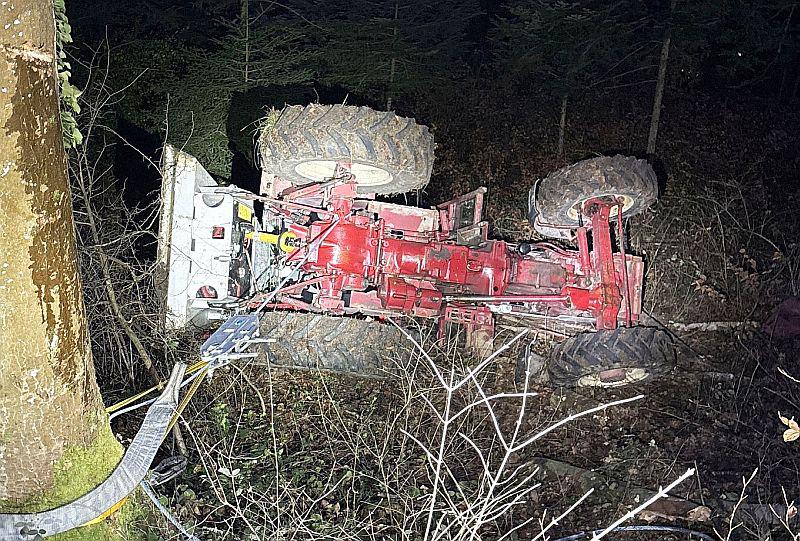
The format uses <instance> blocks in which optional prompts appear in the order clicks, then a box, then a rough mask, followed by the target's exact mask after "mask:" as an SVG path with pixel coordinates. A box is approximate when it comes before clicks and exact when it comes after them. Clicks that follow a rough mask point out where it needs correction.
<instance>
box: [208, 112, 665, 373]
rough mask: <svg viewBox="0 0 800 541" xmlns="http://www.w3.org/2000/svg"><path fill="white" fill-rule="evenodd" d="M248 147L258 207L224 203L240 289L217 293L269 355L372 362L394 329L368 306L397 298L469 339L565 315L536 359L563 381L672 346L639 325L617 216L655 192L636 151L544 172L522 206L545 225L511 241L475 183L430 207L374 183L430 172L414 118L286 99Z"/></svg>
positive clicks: (644, 363) (316, 361) (621, 369)
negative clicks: (253, 213)
mask: <svg viewBox="0 0 800 541" xmlns="http://www.w3.org/2000/svg"><path fill="white" fill-rule="evenodd" d="M259 147H260V158H261V168H262V171H263V175H262V189H261V194H260V195H255V194H250V193H243V192H237V193H236V194H235V197H236V199H237V200H238V201H240V203H239V204H241V205H244V204H245V203H244V201H246V200H249V201H256V202H260V205H259V204H256V205H252V204H251V203H248V204H251V206H254V208H258V207H260V206H261V205H263V210H262V211H261V212H260V219H259V220H257V219H255V218H251V217H250V216H249V211H248V212H245V213H244V214H243V213H242V212H241V211H238V212H235V213H236V214H237V215H240V216H242V219H240V220H238V221H234V225H233V229H234V231H232V232H231V239H232V243H231V245H232V246H233V248H232V257H231V262H232V263H231V267H230V268H231V273H230V277H229V289H230V291H229V292H228V293H229V297H234V298H236V299H239V300H238V301H237V302H235V303H231V302H230V299H228V300H227V301H226V306H227V307H231V306H234V305H235V306H237V307H238V309H240V310H241V309H244V308H249V309H251V310H252V309H259V310H260V311H262V313H263V315H262V320H261V321H262V323H261V326H262V335H265V336H269V337H272V338H276V340H275V342H274V343H273V344H269V345H268V346H265V347H267V355H268V357H269V358H270V360H272V361H273V362H276V363H279V364H291V365H298V364H299V365H305V366H321V367H323V368H331V369H335V370H345V371H353V372H361V371H365V370H369V367H374V366H376V365H377V364H379V363H378V361H377V358H378V357H379V355H380V350H381V349H383V348H384V347H386V346H388V345H391V343H392V342H393V341H395V340H397V336H396V334H395V332H396V331H395V330H394V328H393V327H391V326H389V325H385V324H383V323H382V322H381V321H380V320H381V319H384V318H386V317H388V316H396V315H400V314H402V315H408V316H415V317H421V318H432V319H436V320H437V321H438V325H439V335H440V337H444V335H445V334H444V333H445V330H446V328H447V325H448V324H458V325H461V326H463V328H464V329H465V330H466V337H467V341H468V343H469V345H470V346H471V347H472V348H474V349H475V350H478V351H485V348H486V346H487V344H491V339H492V337H493V336H494V332H495V322H496V321H497V319H498V318H503V317H513V318H515V320H517V321H523V322H526V323H527V324H529V325H530V326H532V327H537V326H538V327H550V328H552V327H553V326H558V328H559V329H562V330H563V329H571V330H572V331H571V332H570V334H571V335H572V336H570V337H568V338H566V340H564V341H562V342H561V343H558V344H557V345H556V346H555V348H554V351H553V354H552V356H551V360H550V362H549V367H548V368H549V373H550V377H551V380H552V381H553V382H554V383H556V384H561V385H593V386H617V385H624V384H627V383H632V382H636V381H642V380H645V379H647V378H650V377H652V376H655V375H657V374H659V373H661V372H663V371H665V370H668V369H669V368H670V367H671V365H672V363H673V362H674V357H675V353H674V349H673V347H672V343H671V341H670V339H669V336H668V335H667V333H666V332H664V331H661V330H658V329H655V328H650V327H643V326H639V321H640V314H641V310H642V308H641V305H642V286H643V269H644V264H643V261H642V259H641V258H640V257H638V256H635V255H632V254H630V253H626V242H625V227H624V223H623V220H624V219H625V218H627V217H629V216H633V215H634V214H636V213H638V212H640V211H643V210H644V209H646V208H647V207H648V206H649V205H650V204H651V203H652V202H653V201H654V200H655V198H656V195H657V183H656V177H655V174H654V173H653V170H652V169H651V167H650V166H649V165H648V164H647V163H646V162H644V161H642V160H637V159H635V158H628V157H623V156H613V157H599V158H594V159H590V160H585V161H582V162H579V163H577V164H574V165H572V166H569V167H566V168H564V169H561V170H559V171H557V172H555V173H552V174H550V175H549V176H547V177H546V178H544V179H542V180H541V181H539V182H537V183H536V185H535V186H534V187H533V188H532V189H531V192H530V199H529V209H528V213H529V218H530V219H531V221H532V223H533V226H534V228H535V229H536V230H537V231H538V232H539V233H540V234H542V235H543V236H546V237H551V238H553V239H556V240H553V241H530V242H521V243H511V242H506V241H503V240H492V239H490V238H489V235H488V232H489V225H488V224H487V222H485V221H483V219H482V210H483V206H484V195H485V193H486V189H485V188H479V189H477V190H475V191H473V192H471V193H469V194H466V195H464V196H461V197H458V198H456V199H454V200H452V201H448V202H446V203H443V204H441V205H438V206H437V207H435V208H431V209H423V208H416V207H411V206H405V205H399V204H395V203H390V202H385V201H378V200H376V199H375V196H376V194H377V195H389V194H398V193H403V192H409V191H413V190H419V189H421V188H423V187H424V186H425V185H426V184H427V182H428V180H429V179H430V175H431V170H432V166H433V151H434V142H433V136H432V135H431V134H430V133H429V131H428V129H427V128H426V127H425V126H421V125H418V124H417V123H416V122H415V121H414V120H413V119H406V118H401V117H398V116H396V115H395V114H394V113H387V112H378V111H374V110H371V109H369V108H366V107H350V106H342V105H333V106H324V105H309V106H306V107H300V106H293V107H286V108H285V109H284V110H283V111H282V112H281V113H280V115H279V116H276V117H275V118H273V121H272V123H271V125H270V126H269V127H268V128H265V129H264V131H263V133H262V134H261V137H260V140H259ZM213 233H214V231H208V234H209V235H212V234H213ZM201 234H202V233H201ZM237 239H238V240H237ZM565 245H577V249H568V248H565ZM198 296H201V295H200V292H199V291H198ZM209 300H210V301H211V302H210V305H213V304H214V302H213V301H214V299H209ZM581 331H582V332H581Z"/></svg>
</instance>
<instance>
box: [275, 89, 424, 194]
mask: <svg viewBox="0 0 800 541" xmlns="http://www.w3.org/2000/svg"><path fill="white" fill-rule="evenodd" d="M434 146H435V145H434V143H433V135H432V134H431V133H430V131H428V127H427V126H423V125H420V124H417V123H416V121H415V120H414V119H413V118H403V117H399V116H397V115H396V114H394V113H392V112H385V111H375V110H373V109H370V108H369V107H354V106H349V105H320V104H311V105H307V106H305V107H303V106H301V105H291V106H287V107H285V108H284V109H283V111H281V113H280V115H279V116H278V118H277V120H276V121H275V122H274V124H273V125H272V126H270V127H268V128H265V129H264V131H263V132H262V134H261V136H260V138H259V149H260V155H261V169H262V170H263V171H265V172H267V173H270V174H273V175H277V176H279V177H281V178H283V179H284V180H286V181H288V182H290V183H291V184H292V185H294V186H302V185H304V184H310V183H312V182H321V181H323V180H325V179H326V178H331V177H332V176H333V173H334V171H335V168H336V163H337V162H346V163H350V164H351V171H352V173H353V175H354V176H355V181H356V184H357V191H358V193H377V194H397V193H404V192H409V191H412V190H418V189H421V188H424V187H425V186H426V185H427V184H428V181H429V180H430V178H431V171H432V169H433V150H434Z"/></svg>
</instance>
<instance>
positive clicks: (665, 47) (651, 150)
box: [647, 0, 676, 159]
mask: <svg viewBox="0 0 800 541" xmlns="http://www.w3.org/2000/svg"><path fill="white" fill-rule="evenodd" d="M675 2H676V0H672V2H670V6H669V14H670V19H671V18H672V13H673V12H674V11H675ZM671 40H672V22H671V21H670V22H669V23H667V30H666V31H665V32H664V41H663V42H662V43H661V59H660V61H659V63H658V80H657V81H656V95H655V97H654V98H653V113H652V115H651V116H650V132H649V133H648V135H647V156H648V158H650V159H652V157H653V156H654V155H655V153H656V138H657V137H658V123H659V120H660V118H661V101H662V100H663V98H664V85H665V83H666V80H667V61H668V60H669V46H670V41H671Z"/></svg>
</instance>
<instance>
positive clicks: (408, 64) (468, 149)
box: [67, 0, 800, 192]
mask: <svg viewBox="0 0 800 541" xmlns="http://www.w3.org/2000/svg"><path fill="white" fill-rule="evenodd" d="M797 7H798V6H797V2H795V1H792V0H760V1H748V0H732V1H722V0H700V1H691V2H687V1H678V0H665V1H651V2H645V1H640V0H620V1H616V2H598V1H578V2H569V1H560V0H559V1H540V0H512V1H508V2H491V1H488V0H463V1H459V0H439V1H437V2H427V1H422V0H353V1H337V0H332V1H315V0H286V1H285V2H273V1H264V0H222V1H205V0H195V1H190V0H186V1H176V0H171V1H167V0H132V1H126V2H117V1H113V0H112V1H108V0H107V1H99V2H98V1H95V0H71V1H70V2H68V3H67V12H68V15H69V20H70V22H71V24H72V28H73V31H72V34H73V39H74V43H75V47H73V48H72V50H71V51H70V53H71V54H72V55H74V56H75V57H76V59H77V60H79V62H77V63H76V64H80V63H84V64H85V63H93V64H94V66H95V69H97V68H98V67H99V68H100V69H101V70H105V69H107V72H108V74H107V78H105V80H104V83H105V85H106V86H107V88H108V89H110V90H113V91H120V90H121V91H122V92H121V93H120V94H119V95H117V99H115V100H114V104H113V108H114V111H115V113H116V122H117V125H118V127H119V130H118V131H119V132H120V133H121V134H122V135H124V136H126V137H127V138H129V139H130V140H131V142H135V141H138V142H139V143H145V142H147V143H149V144H150V145H152V146H158V145H157V144H154V142H155V141H163V140H164V139H166V140H168V141H169V142H172V143H174V144H178V145H180V146H184V147H185V149H186V150H187V151H188V152H190V153H192V154H194V155H195V156H196V157H198V159H200V161H201V163H203V164H204V165H205V166H206V168H207V169H209V170H210V171H211V172H212V173H213V174H214V175H217V176H219V177H222V178H229V179H230V178H232V179H233V180H234V181H238V182H242V183H246V182H248V181H252V179H253V176H254V175H256V176H257V170H256V167H255V164H254V163H253V155H254V154H253V135H254V133H255V131H256V129H257V127H258V120H259V119H260V118H263V117H264V116H265V114H266V111H267V110H268V109H269V108H270V107H281V106H282V105H284V104H286V103H290V104H294V103H307V102H309V101H320V102H323V103H325V102H328V103H336V102H342V101H344V100H345V99H346V100H347V102H348V103H352V104H365V105H371V106H373V107H376V108H381V109H394V110H396V111H397V112H398V113H399V114H402V115H408V116H414V117H416V118H417V119H418V120H419V121H420V122H423V123H427V124H430V125H431V126H432V127H433V128H434V130H435V133H436V135H437V139H438V141H439V143H440V156H439V166H438V167H437V171H436V177H435V178H436V181H435V182H434V184H433V186H432V190H433V191H434V192H435V191H437V190H439V189H443V190H447V189H448V188H446V187H445V186H444V185H446V184H450V183H452V182H453V181H454V179H455V176H453V175H452V174H450V173H451V171H449V170H450V169H451V168H456V169H458V171H457V173H458V175H457V176H460V177H461V176H463V175H466V176H468V177H480V176H481V175H486V174H487V171H485V170H484V169H485V168H486V167H489V168H490V169H491V170H492V171H491V173H492V176H493V177H497V178H492V179H490V180H492V181H497V182H500V183H503V182H516V181H518V180H521V181H526V182H527V181H529V180H531V179H530V175H531V174H535V173H538V171H539V169H540V164H539V163H536V162H537V160H531V159H530V157H529V156H528V155H524V156H518V155H515V154H517V153H516V152H515V149H518V148H520V147H521V146H524V147H536V149H535V153H536V154H537V155H539V156H541V157H542V158H544V157H552V156H554V155H555V156H556V157H557V158H561V157H562V156H560V155H559V154H563V157H566V158H567V161H569V160H572V159H573V158H576V157H584V156H585V155H586V154H588V153H592V152H603V151H607V150H610V149H619V150H626V151H627V152H629V153H630V152H634V153H636V152H640V153H641V152H644V151H645V150H646V136H647V132H648V128H649V121H650V117H651V112H652V111H651V109H652V102H653V98H654V94H655V87H656V79H657V75H658V68H659V64H660V60H661V59H662V55H663V52H664V49H665V47H664V42H665V39H667V38H668V39H669V44H668V52H669V56H668V59H667V62H666V86H665V91H664V102H663V103H664V111H663V115H662V121H663V122H664V123H665V124H666V125H667V126H668V128H667V129H669V127H672V126H676V125H677V124H679V123H681V122H683V121H684V120H685V119H692V120H694V128H690V129H689V132H687V133H685V134H683V135H681V136H680V137H681V138H684V139H691V140H692V144H693V145H695V146H698V147H705V146H720V145H724V144H730V140H731V139H732V138H737V137H738V136H739V134H738V133H737V131H738V130H741V129H748V128H749V129H752V128H756V129H760V130H761V132H758V133H757V132H753V133H752V134H747V135H746V134H744V133H742V134H741V136H742V138H745V139H747V138H749V139H756V138H758V139H760V140H761V141H762V146H767V145H770V144H773V145H774V142H773V143H770V141H772V140H773V139H775V138H778V139H781V138H782V137H784V136H783V135H781V134H785V135H786V136H789V135H790V134H792V132H793V131H794V129H793V126H791V125H787V124H786V122H787V121H789V120H792V121H793V120H794V118H791V117H792V115H793V113H794V109H795V108H796V104H797V101H796V100H797V98H798V93H799V92H800V91H799V90H798V87H799V86H800V33H798V30H799V29H800V10H798V9H797ZM92 58H93V60H92ZM86 75H87V74H86V71H85V70H81V69H80V67H79V66H78V65H73V78H74V79H75V81H76V82H75V84H76V86H78V87H79V88H80V87H81V85H82V83H83V82H84V81H85V79H86ZM562 112H563V113H564V123H563V126H564V130H563V131H564V133H563V135H562V137H563V145H564V150H563V151H561V150H560V145H559V139H560V138H561V137H560V134H559V126H560V125H561V124H562V123H561V122H560V121H561V113H562ZM743 114H744V115H746V114H755V115H757V116H759V117H760V120H759V121H757V122H756V123H755V125H753V124H751V123H749V122H746V121H744V117H743V116H742V115H743ZM726 117H727V118H726ZM726 120H727V121H729V122H730V123H731V124H732V125H730V126H725V127H722V126H713V125H714V123H715V122H721V123H722V124H723V125H724V124H725V123H726ZM742 123H747V124H750V125H748V126H742V125H740V124H742ZM737 124H738V125H737ZM712 126H713V127H712ZM594 133H596V134H597V135H590V134H594ZM665 138H666V139H665ZM770 138H771V139H770ZM662 140H666V141H669V136H668V135H667V136H664V135H662ZM487 147H488V148H487ZM498 147H500V148H498ZM526 150H527V149H526ZM493 152H499V155H492V156H489V157H488V158H489V161H490V162H491V163H490V164H487V165H484V166H481V164H479V163H476V162H481V161H483V160H485V159H486V158H487V156H486V155H487V153H493ZM655 153H656V155H657V156H663V155H664V154H665V147H664V145H661V146H660V147H657V151H656V152H655ZM464 162H466V163H468V164H469V167H467V168H463V169H462V168H461V166H460V164H461V163H464ZM546 165H547V166H550V165H552V164H550V163H547V164H546ZM453 173H455V171H454V172H453ZM129 180H130V181H132V183H133V186H134V187H135V186H137V185H138V183H139V180H137V179H129ZM461 181H462V182H463V181H467V182H471V180H469V179H464V178H462V179H461Z"/></svg>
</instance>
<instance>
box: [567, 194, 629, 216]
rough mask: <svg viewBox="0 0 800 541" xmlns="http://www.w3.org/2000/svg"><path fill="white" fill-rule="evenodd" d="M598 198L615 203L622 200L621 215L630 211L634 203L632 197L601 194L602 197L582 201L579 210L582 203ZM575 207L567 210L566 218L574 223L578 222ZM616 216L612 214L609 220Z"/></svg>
mask: <svg viewBox="0 0 800 541" xmlns="http://www.w3.org/2000/svg"><path fill="white" fill-rule="evenodd" d="M600 197H613V198H614V199H616V200H617V201H619V200H620V199H622V212H623V213H625V212H628V211H629V210H630V208H631V207H632V206H633V204H634V203H635V202H636V201H635V200H634V199H633V197H631V196H629V195H617V194H610V193H608V194H603V195H599V196H592V197H590V198H587V199H584V200H583V201H581V202H580V208H583V205H584V203H586V202H587V201H588V200H589V199H594V198H600ZM577 206H578V205H577V204H576V205H573V206H571V207H570V208H569V210H567V216H569V217H570V218H571V219H572V220H575V221H576V222H577V221H578V209H577V208H575V207H577ZM616 216H617V213H616V212H614V213H613V216H611V218H616Z"/></svg>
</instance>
